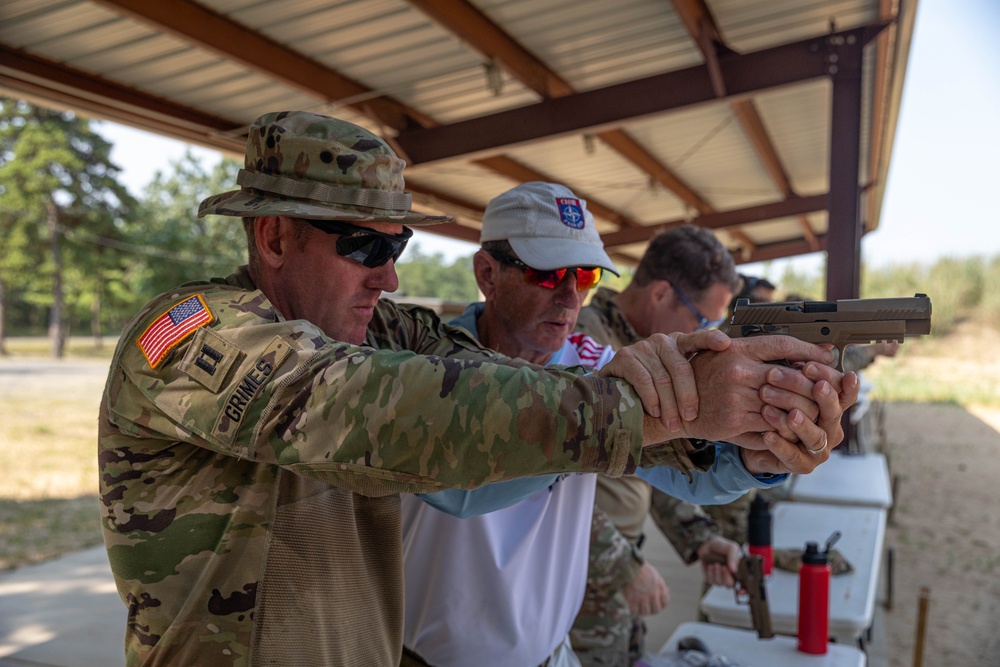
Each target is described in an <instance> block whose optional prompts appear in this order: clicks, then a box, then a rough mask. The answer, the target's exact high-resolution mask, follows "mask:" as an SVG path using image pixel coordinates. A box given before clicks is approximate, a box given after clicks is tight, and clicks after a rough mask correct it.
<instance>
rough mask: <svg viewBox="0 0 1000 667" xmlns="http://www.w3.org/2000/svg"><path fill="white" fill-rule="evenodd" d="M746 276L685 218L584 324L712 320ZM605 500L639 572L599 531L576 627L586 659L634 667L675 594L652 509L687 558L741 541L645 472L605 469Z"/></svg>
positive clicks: (597, 301)
mask: <svg viewBox="0 0 1000 667" xmlns="http://www.w3.org/2000/svg"><path fill="white" fill-rule="evenodd" d="M737 284H738V278H737V275H736V270H735V267H734V265H733V261H732V259H731V258H730V256H729V253H728V252H727V251H726V249H725V247H724V246H722V244H721V243H719V242H718V240H717V239H716V238H715V236H714V235H713V234H712V233H711V232H710V231H708V230H705V229H701V228H698V227H694V226H690V225H688V226H684V227H680V228H677V229H674V230H671V231H669V232H665V233H663V234H660V235H658V236H656V237H655V238H654V239H653V240H652V241H651V242H650V245H649V248H648V249H647V251H646V253H645V255H644V256H643V259H642V260H641V262H640V264H639V267H638V269H637V271H636V275H635V279H634V280H633V282H632V283H631V284H630V285H629V287H628V288H626V290H625V291H624V292H623V293H621V294H618V293H615V292H613V291H612V290H609V289H607V288H601V289H599V290H598V292H597V293H596V294H595V295H594V298H593V299H592V300H591V302H590V305H589V306H588V307H586V308H584V309H583V311H582V312H581V314H580V318H579V320H578V323H577V329H578V330H580V331H583V332H585V333H587V334H589V335H591V336H593V337H594V338H595V339H596V340H598V341H599V342H601V343H606V344H610V345H612V346H613V347H617V348H621V347H624V346H626V345H630V344H632V343H634V342H635V341H638V340H642V339H643V338H644V337H645V336H648V335H650V334H652V333H656V332H658V331H659V332H663V333H668V332H673V331H681V332H692V331H695V330H698V329H706V328H709V327H710V326H712V325H716V324H717V323H716V322H710V321H708V319H709V318H706V317H705V316H704V315H703V314H702V313H708V314H709V315H710V316H711V317H713V318H719V317H721V316H722V314H724V313H725V309H726V306H727V304H728V303H729V300H730V297H731V296H732V293H733V291H734V290H735V289H736V287H737ZM720 500H721V501H723V502H725V500H723V499H721V498H720ZM596 504H597V507H598V508H599V509H600V510H603V511H604V512H605V513H606V514H607V515H608V516H609V519H610V521H611V523H612V524H613V525H614V526H615V527H616V528H617V529H618V531H620V532H621V534H622V535H624V536H625V537H626V538H627V539H628V540H629V541H630V542H631V543H632V545H633V548H632V557H633V565H632V567H633V569H634V570H635V574H634V575H633V576H634V578H633V579H632V580H631V581H630V580H628V579H625V578H624V577H622V575H621V573H620V571H616V570H615V569H613V568H609V567H608V565H607V562H608V561H611V562H614V559H615V558H617V557H618V555H617V554H618V552H619V551H620V549H619V548H616V546H615V544H614V543H609V542H607V541H603V540H602V539H601V536H600V535H597V534H595V536H594V539H593V541H592V543H591V551H590V560H591V566H590V574H589V578H588V582H587V594H586V596H585V598H584V602H583V606H582V607H581V609H580V613H579V615H578V616H577V619H576V622H575V624H574V626H573V632H572V635H571V636H572V640H573V648H574V650H575V651H576V653H577V655H578V656H580V660H581V662H582V663H583V664H584V665H586V666H592V667H625V666H627V665H630V664H632V663H633V662H634V661H635V660H637V659H638V658H639V657H641V655H642V654H643V653H644V635H645V624H644V623H643V621H642V616H648V615H651V614H655V613H658V612H659V611H661V610H662V609H663V607H664V606H665V605H666V604H667V603H668V602H669V592H668V591H667V587H666V584H665V583H664V582H663V579H662V578H661V577H660V575H659V573H658V572H657V571H656V569H655V568H653V567H652V566H651V565H649V564H648V563H645V562H644V560H643V558H642V554H641V551H640V550H639V546H640V544H641V541H642V539H643V535H642V528H643V522H644V520H645V517H646V514H647V513H648V512H649V510H650V509H652V514H653V518H654V520H655V521H656V523H657V525H658V526H659V528H660V530H661V531H663V534H664V535H665V536H666V537H667V539H668V540H670V542H671V544H672V545H673V546H674V548H675V549H676V550H677V553H678V554H679V555H680V556H681V558H682V559H683V560H684V562H685V563H693V562H694V561H696V560H699V559H701V558H702V557H705V556H708V555H709V554H717V555H721V556H722V557H723V558H725V559H726V560H727V562H729V564H730V566H731V567H732V568H733V569H735V567H736V564H737V557H738V553H739V551H738V550H739V545H738V544H736V543H735V542H734V541H731V540H729V539H725V538H724V537H721V536H720V530H719V526H718V525H717V524H716V523H715V522H714V521H713V520H712V518H711V517H710V516H709V515H708V514H706V512H705V511H704V510H703V509H702V508H701V507H699V506H698V505H694V504H692V503H689V502H684V501H682V500H679V499H678V498H676V497H673V496H671V495H667V494H665V493H663V492H662V491H658V490H656V489H653V488H651V487H650V486H649V485H648V484H646V483H645V482H644V481H643V480H641V479H640V478H638V477H634V476H626V477H621V478H618V479H614V480H612V479H609V478H599V479H598V482H597V497H596ZM606 534H607V533H605V535H606ZM702 562H703V563H704V560H702ZM705 572H706V578H707V579H708V580H709V581H711V582H713V583H718V584H721V585H729V586H732V585H733V581H732V577H731V575H730V573H729V572H728V571H726V569H725V568H724V567H722V566H720V565H717V564H712V565H705Z"/></svg>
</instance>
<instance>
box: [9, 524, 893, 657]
mask: <svg viewBox="0 0 1000 667" xmlns="http://www.w3.org/2000/svg"><path fill="white" fill-rule="evenodd" d="M647 536H648V537H647V540H646V544H645V546H644V548H643V550H644V552H645V554H646V557H647V558H648V559H649V561H650V562H652V563H653V564H654V565H655V566H656V567H657V568H658V569H659V570H660V572H661V573H662V574H663V576H664V579H665V580H666V581H667V585H668V586H669V587H670V597H671V604H670V606H669V607H667V609H666V610H665V611H664V612H663V613H661V614H658V615H657V616H653V617H650V618H649V619H647V625H648V635H647V649H649V650H655V649H658V648H660V647H661V646H663V644H664V643H665V642H666V641H667V639H668V638H669V637H670V635H671V633H673V631H674V629H675V628H677V626H678V625H680V624H681V623H684V622H686V621H695V620H697V617H698V600H699V599H700V597H701V585H702V583H701V582H702V577H701V570H700V568H699V566H697V565H693V566H686V565H684V563H683V562H681V560H680V559H679V558H678V557H677V554H676V553H675V552H674V550H673V548H672V547H671V546H670V544H669V543H668V542H667V541H666V540H665V539H664V538H663V536H662V535H661V534H660V532H659V531H658V530H657V529H656V528H655V527H654V526H653V525H652V523H648V525H647ZM879 609H881V608H879ZM878 627H879V619H878V618H876V627H875V633H874V641H873V642H872V643H871V644H870V645H869V651H868V653H869V663H868V664H869V667H878V666H879V665H881V664H884V655H883V653H884V651H883V649H882V648H881V645H880V643H879V641H878V636H879V632H878ZM124 636H125V607H124V606H123V605H122V602H121V600H120V599H119V597H118V592H117V591H116V589H115V586H114V582H113V580H112V577H111V570H110V568H109V566H108V561H107V556H106V554H105V550H104V547H103V546H99V547H95V548H92V549H87V550H84V551H80V552H77V553H74V554H70V555H68V556H65V557H63V558H60V559H57V560H54V561H49V562H47V563H43V564H40V565H32V566H26V567H22V568H19V569H17V570H13V571H10V572H4V573H0V667H120V666H123V665H124V664H125V659H124V651H123V643H124Z"/></svg>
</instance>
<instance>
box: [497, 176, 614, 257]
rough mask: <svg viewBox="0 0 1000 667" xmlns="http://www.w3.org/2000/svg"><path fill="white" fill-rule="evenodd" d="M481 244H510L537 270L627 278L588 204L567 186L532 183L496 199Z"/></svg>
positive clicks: (522, 185)
mask: <svg viewBox="0 0 1000 667" xmlns="http://www.w3.org/2000/svg"><path fill="white" fill-rule="evenodd" d="M479 240H480V242H481V243H482V242H485V241H507V242H508V243H510V246H511V248H513V249H514V252H516V253H517V256H518V258H520V260H521V261H522V262H524V263H525V264H527V265H528V266H530V267H531V268H533V269H541V270H545V271H548V270H551V269H562V268H566V267H570V266H600V267H602V268H605V269H607V270H608V271H611V272H612V273H613V274H615V275H616V276H617V275H621V274H620V273H618V269H616V268H615V265H614V262H612V261H611V258H610V257H608V254H607V253H606V252H604V243H603V242H602V241H601V236H600V234H598V233H597V227H595V226H594V216H593V215H591V213H590V211H588V210H587V202H586V200H584V199H580V198H579V197H577V196H576V195H575V194H573V192H572V190H570V189H569V188H567V187H566V186H564V185H557V184H555V183H543V182H541V181H531V182H528V183H522V184H521V185H518V186H517V187H515V188H511V189H510V190H507V191H506V192H504V193H503V194H501V195H498V196H496V197H494V198H493V199H492V200H490V203H489V204H487V206H486V211H485V212H484V213H483V231H482V233H481V235H480V237H479Z"/></svg>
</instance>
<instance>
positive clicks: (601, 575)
mask: <svg viewBox="0 0 1000 667" xmlns="http://www.w3.org/2000/svg"><path fill="white" fill-rule="evenodd" d="M589 558H590V561H589V566H588V570H587V582H588V585H590V586H591V587H593V588H595V589H597V590H601V591H604V592H605V593H606V594H607V595H613V594H614V593H615V592H616V591H619V590H621V589H622V588H623V587H624V586H625V584H627V583H628V582H630V581H632V580H633V579H635V577H636V575H637V574H639V570H640V569H642V565H643V563H644V562H645V559H644V558H643V557H642V554H641V552H640V551H639V550H638V549H636V548H635V546H634V545H633V544H632V543H631V542H629V541H628V540H627V539H626V538H625V536H624V535H622V534H621V533H620V532H618V529H617V528H615V525H614V524H613V523H612V522H611V520H610V519H609V518H608V515H607V514H605V512H604V510H602V509H601V508H600V507H598V506H597V505H594V514H593V518H592V520H591V523H590V556H589Z"/></svg>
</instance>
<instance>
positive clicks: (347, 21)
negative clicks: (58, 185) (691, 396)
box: [0, 0, 915, 261]
mask: <svg viewBox="0 0 1000 667" xmlns="http://www.w3.org/2000/svg"><path fill="white" fill-rule="evenodd" d="M883 5H884V6H885V8H883V9H881V10H880V6H883ZM901 7H902V10H903V11H905V12H906V13H905V14H904V15H902V16H898V17H897V16H895V14H894V12H896V11H899V10H900V7H899V6H896V5H895V4H894V3H891V2H884V0H674V1H673V2H663V0H616V2H613V3H610V2H607V1H606V0H475V1H472V2H468V1H463V0H410V1H406V0H354V1H350V0H340V1H336V0H296V2H273V1H270V0H197V1H195V0H159V1H158V2H156V3H144V2H142V1H141V0H0V48H2V49H3V51H2V52H0V55H2V56H3V58H2V59H0V90H3V91H6V94H9V95H12V96H25V97H28V98H29V99H33V100H36V101H38V100H41V101H45V102H48V103H50V104H52V105H55V106H62V107H71V108H75V109H77V110H79V111H81V112H83V113H85V114H89V115H92V116H96V117H100V118H107V119H111V120H117V121H119V122H124V123H127V124H132V125H135V126H138V127H143V128H144V129H150V130H153V131H157V132H162V133H165V134H170V135H173V136H176V137H178V138H183V139H185V140H187V141H194V142H197V143H202V144H204V145H207V146H214V147H217V148H222V149H224V150H227V151H229V152H232V153H236V152H238V151H239V150H240V147H241V144H242V139H241V134H242V133H243V132H244V131H245V127H246V126H247V125H248V124H249V123H250V122H251V121H252V120H253V119H254V118H256V117H257V116H258V115H260V114H261V113H264V112H266V111H270V110H276V109H293V108H302V109H312V110H316V111H321V112H327V113H332V114H335V115H340V116H342V117H345V118H347V119H349V120H352V121H354V122H358V123H360V124H363V125H366V126H368V127H369V128H371V129H372V130H374V131H376V132H380V133H382V134H384V135H386V136H389V137H395V138H396V140H397V141H398V142H399V143H398V144H397V145H399V146H400V147H401V149H402V150H403V151H404V153H405V151H406V150H411V151H415V150H417V148H416V147H417V146H419V144H418V143H417V144H415V143H413V142H414V141H416V139H417V137H418V135H419V133H418V132H417V131H419V130H421V129H422V128H423V131H430V132H433V131H435V130H448V129H449V128H451V127H452V126H453V124H456V123H461V122H463V121H467V120H469V119H480V120H482V121H484V123H485V124H484V125H482V126H478V127H483V128H487V129H486V130H485V132H486V133H487V134H489V141H488V142H487V147H485V148H483V147H479V144H477V143H476V141H472V140H473V139H476V140H478V139H481V138H482V137H477V136H470V135H476V134H477V133H481V132H480V131H478V130H472V129H470V130H469V131H468V132H466V131H465V130H462V131H461V132H459V131H458V128H459V127H464V126H457V125H456V126H454V127H455V128H456V132H458V134H455V135H447V136H453V137H458V140H457V141H455V142H454V143H455V144H462V145H455V146H454V152H453V153H450V154H449V155H448V156H447V157H446V158H444V159H437V158H435V159H434V160H432V161H427V162H426V163H424V160H423V159H421V158H420V157H419V155H420V153H419V151H418V152H417V156H418V157H416V158H413V159H414V160H415V162H416V164H413V165H412V166H411V168H410V169H409V170H408V171H407V175H408V184H410V185H411V186H412V188H411V189H413V190H414V192H415V194H416V195H417V198H416V199H417V201H418V202H421V204H420V205H421V206H424V207H434V206H437V207H439V208H441V209H443V210H447V211H449V212H452V213H456V212H457V213H458V215H459V217H458V223H459V226H458V227H451V228H447V229H448V233H451V234H455V235H458V236H462V237H464V238H467V239H474V238H475V237H476V234H477V231H476V230H477V229H478V226H479V221H478V219H477V216H478V212H480V211H481V210H482V208H483V207H485V205H486V203H487V202H488V201H489V199H490V198H492V197H493V196H495V195H496V194H499V193H500V192H501V191H503V190H504V189H507V188H509V187H511V186H512V185H514V184H515V183H517V182H519V181H520V180H524V179H526V178H528V179H530V178H542V179H547V180H554V181H560V182H563V183H565V184H566V185H568V186H569V187H571V188H572V189H573V190H574V191H575V192H577V193H578V194H580V195H581V196H584V197H586V198H589V199H590V200H591V201H592V202H593V203H597V204H599V205H600V207H601V208H600V213H599V215H598V218H599V220H598V225H599V229H600V230H601V232H602V234H605V235H606V236H607V238H608V240H609V243H614V245H611V246H610V247H611V249H612V250H613V251H614V253H615V254H616V257H617V258H618V259H620V260H625V261H627V260H628V258H629V257H631V258H635V257H638V256H639V254H641V252H642V250H643V248H644V243H643V241H642V238H641V234H642V233H643V232H645V233H646V235H647V236H648V234H649V233H650V230H651V229H653V228H654V227H653V226H656V225H661V224H663V223H672V224H673V223H677V222H679V221H683V220H691V221H693V222H695V223H696V224H698V223H699V222H703V223H705V224H707V225H708V226H710V227H712V228H713V229H714V230H715V231H716V233H717V234H718V235H719V237H720V239H722V240H723V241H724V242H725V243H727V245H729V247H730V248H731V249H732V250H733V251H734V253H735V255H736V257H737V258H738V259H740V260H741V261H742V260H746V261H751V260H755V259H762V258H765V259H766V258H770V257H775V256H787V255H790V254H796V253H802V252H809V251H814V250H817V249H821V248H823V247H825V245H826V242H827V232H828V229H827V226H828V215H827V213H826V206H825V205H822V206H818V207H817V206H814V205H812V204H815V203H816V202H817V201H820V200H809V201H807V202H805V203H802V205H801V206H800V203H801V200H800V198H809V197H811V196H813V195H821V196H824V197H825V196H827V193H828V192H830V190H831V179H830V171H831V167H830V161H831V154H830V153H831V152H830V141H831V132H832V131H833V129H834V128H833V125H834V124H833V123H832V121H831V107H832V101H833V97H834V94H835V93H834V87H833V85H832V84H831V82H832V81H833V80H834V76H833V75H832V69H830V66H831V65H838V61H837V60H836V59H837V58H839V57H847V58H849V57H850V54H851V53H853V51H852V50H851V49H852V48H858V49H859V48H860V46H857V47H855V46H854V44H853V43H851V44H848V43H847V42H846V41H844V40H842V41H843V42H844V43H842V44H837V43H836V41H835V40H828V39H826V36H827V35H828V34H829V33H830V32H831V22H832V24H833V26H834V28H835V30H837V31H845V30H851V29H855V28H859V27H863V26H869V25H872V24H875V23H877V22H878V21H880V20H883V19H887V18H888V19H895V22H894V23H893V24H892V26H890V28H889V29H888V30H886V31H884V33H883V37H881V38H879V39H878V40H877V41H875V42H873V43H872V45H870V46H869V47H867V49H866V52H865V60H864V66H863V68H862V69H861V76H862V77H863V79H864V80H863V84H862V95H863V103H862V104H863V108H862V109H861V116H860V118H861V123H862V127H861V140H860V142H859V143H860V145H861V155H862V165H861V170H860V177H861V179H862V181H863V183H864V184H865V185H866V186H868V191H869V192H870V193H872V195H871V196H870V197H869V199H870V201H866V202H864V203H863V205H867V208H866V209H865V210H864V212H863V219H864V221H865V223H866V225H867V227H868V229H871V228H874V226H875V225H876V224H877V219H878V212H879V206H880V194H879V193H880V192H881V184H880V183H878V180H877V179H878V178H884V173H885V169H886V165H887V161H888V159H889V150H888V149H889V147H891V136H888V133H887V132H885V129H886V128H891V127H893V126H894V119H895V115H896V113H897V109H898V97H899V91H900V90H901V76H902V72H903V71H905V59H906V56H907V49H908V45H909V39H910V35H911V33H912V22H913V12H915V6H913V5H912V4H911V3H907V4H906V5H904V6H901ZM206 10H207V11H208V12H210V13H208V14H206V13H205V11H206ZM470 10H471V12H470ZM880 11H883V12H886V11H888V12H889V13H890V15H889V16H880ZM692 16H694V17H698V16H704V17H706V18H705V20H703V21H702V22H701V23H692V18H691V17H692ZM698 26H700V27H698ZM206 28H207V29H208V30H207V31H206V32H205V33H202V32H201V30H202V29H206ZM699 33H700V35H699ZM861 34H862V33H861V32H858V33H857V35H861ZM850 39H855V36H854V34H853V33H852V35H851V37H850ZM699 40H700V41H699ZM803 40H812V41H811V42H810V45H811V46H810V47H809V52H808V53H807V52H806V50H805V47H801V48H802V49H803V50H802V54H803V55H802V56H801V58H805V59H808V58H814V59H815V62H816V63H818V64H817V68H823V71H820V70H819V69H818V70H817V72H816V73H815V75H808V76H802V75H800V74H795V72H794V71H793V70H794V69H795V67H796V65H794V63H792V60H793V59H792V58H791V56H789V55H788V54H784V52H782V53H783V55H782V58H784V59H783V60H780V61H776V64H774V65H771V66H769V69H772V70H773V69H778V70H780V71H778V72H774V71H771V72H768V73H767V75H768V76H770V77H771V78H772V79H773V78H774V77H775V76H777V77H778V78H779V79H780V77H781V76H785V72H784V70H786V69H787V70H788V74H787V77H788V82H787V83H781V82H780V81H779V84H778V85H777V86H776V87H775V86H774V85H772V84H770V83H766V82H764V80H763V79H761V80H760V81H761V82H758V78H759V77H758V78H755V77H754V76H753V75H751V74H749V73H747V72H744V71H743V70H742V69H739V67H743V65H742V63H745V62H751V60H752V58H753V57H757V55H758V54H757V52H761V51H762V50H764V49H772V48H775V47H783V46H784V45H794V44H795V43H797V42H800V41H803ZM707 45H708V46H707ZM706 48H708V49H709V50H707V51H706V50H705V49H706ZM789 48H790V47H789ZM876 49H879V50H880V51H878V52H876ZM262 53H266V57H262V56H261V54H262ZM817 54H818V55H817ZM8 61H9V62H8ZM753 62H763V61H762V60H753ZM846 62H847V61H841V62H840V63H839V64H840V65H844V64H846ZM11 63H13V64H11ZM713 68H714V69H715V70H716V71H719V72H723V75H722V76H721V77H716V78H713V77H712V73H713ZM734 68H735V69H734ZM303 72H308V73H309V75H308V76H304V75H303ZM677 72H688V74H685V77H686V78H684V79H683V81H681V80H679V79H676V78H675V79H654V78H653V77H662V76H663V75H666V74H669V73H677ZM663 81H666V83H663ZM626 82H642V84H641V85H637V86H636V87H635V88H632V89H629V90H628V91H627V92H622V93H620V95H621V97H616V95H619V93H617V92H612V90H613V89H612V88H611V87H614V86H619V85H620V84H624V83H626ZM647 82H648V83H647ZM720 86H721V88H722V89H723V90H720ZM734 86H735V87H734ZM741 86H742V87H741ZM614 90H616V91H617V89H614ZM706 90H709V91H710V90H714V91H715V94H716V95H718V94H720V93H721V94H722V95H723V96H722V97H716V95H712V94H711V93H709V94H708V95H706V94H705V91H706ZM733 90H739V91H744V90H745V91H747V92H739V94H736V95H732V94H731V92H732V91H733ZM585 94H590V95H591V97H586V96H585ZM687 95H690V96H692V98H693V99H694V100H695V101H694V102H691V101H687V100H686V97H685V96H687ZM557 98H566V100H567V106H554V105H553V104H551V103H550V102H547V100H554V99H557ZM661 98H663V99H664V100H666V101H664V102H662V103H661V102H660V101H659V100H660V99H661ZM577 100H579V102H578V103H577ZM650 100H655V102H650ZM646 104H652V105H653V106H652V107H651V108H652V109H653V110H651V111H648V112H643V113H640V114H639V115H633V114H634V113H635V112H634V111H632V110H633V109H644V108H646V107H645V106H644V105H646ZM658 104H660V105H661V106H659V107H658V106H657V105H658ZM875 104H878V105H879V109H878V110H877V111H878V112H877V113H873V105H875ZM546 105H549V106H546ZM595 105H596V106H595ZM602 105H603V106H602ZM604 107H607V109H608V110H609V111H607V113H608V114H611V117H615V118H618V119H619V120H616V121H613V122H610V123H609V122H603V121H600V120H597V119H598V118H602V117H605V116H601V115H600V114H598V109H599V108H600V109H603V108H604ZM657 109H662V110H657ZM511 110H521V111H524V112H525V113H527V114H528V115H526V116H524V117H525V118H528V119H529V120H528V121H526V124H527V125H529V126H530V128H529V129H531V130H532V131H534V130H535V129H536V128H548V127H549V126H552V130H551V132H554V134H551V132H549V131H545V132H540V133H539V134H538V136H534V135H533V136H532V138H530V139H528V140H526V141H518V142H515V143H512V144H508V143H506V142H505V140H504V138H505V135H506V134H507V133H509V132H512V130H514V129H522V128H520V127H518V125H514V126H505V125H504V123H505V122H508V121H507V120H506V118H507V116H504V115H503V113H502V112H510V111H511ZM601 113H605V112H604V111H601ZM591 115H593V117H594V119H595V120H584V118H590V117H591ZM577 116H579V122H578V125H573V123H577V121H578V119H577ZM519 118H520V117H519ZM510 122H513V121H510ZM564 122H568V123H569V125H570V127H569V128H568V129H566V130H563V129H561V127H562V125H561V123H564ZM875 123H877V124H878V126H875V125H874V124H875ZM520 124H522V125H523V124H525V122H520ZM755 127H757V129H754V128H755ZM547 134H551V136H547ZM428 136H438V135H437V134H434V135H428ZM441 136H445V135H441ZM511 136H513V134H511ZM466 144H468V145H467V146H466ZM450 148H451V146H450V145H449V149H450ZM873 154H879V155H880V157H879V162H878V164H872V163H871V160H872V159H873V158H872V155H873ZM408 157H411V158H412V157H413V156H409V155H408ZM775 164H776V165H777V166H775ZM776 169H777V171H778V172H781V171H783V172H784V176H781V175H778V176H776V175H775V170H776ZM869 172H871V173H869ZM782 179H786V180H787V182H782ZM821 203H822V202H821ZM806 204H809V206H806ZM803 206H804V207H805V208H807V209H809V210H807V211H805V212H804V213H801V214H799V213H795V212H794V210H795V209H794V208H793V207H798V208H802V207H803ZM755 207H765V208H767V213H768V215H770V217H767V216H765V217H761V215H762V214H760V213H759V212H758V213H755ZM790 211H792V212H790ZM755 215H756V217H755ZM733 216H735V217H733ZM775 216H777V217H775ZM733 220H735V222H733ZM804 225H807V227H805V228H804ZM647 227H649V229H646V228H647ZM626 232H627V233H626ZM637 233H638V234H640V236H636V234H637Z"/></svg>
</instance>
